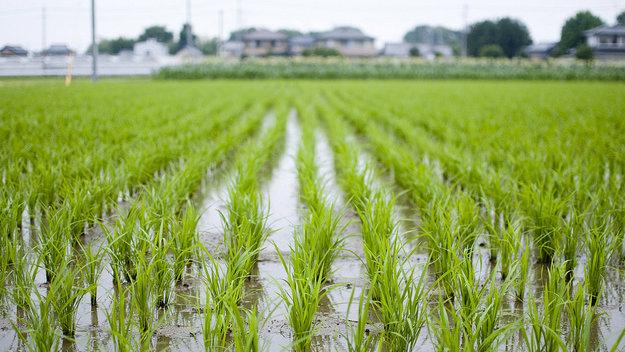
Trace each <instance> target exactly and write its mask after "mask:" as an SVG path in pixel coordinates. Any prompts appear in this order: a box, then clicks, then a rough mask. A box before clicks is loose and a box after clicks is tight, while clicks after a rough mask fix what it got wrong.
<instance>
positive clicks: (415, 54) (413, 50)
mask: <svg viewBox="0 0 625 352" xmlns="http://www.w3.org/2000/svg"><path fill="white" fill-rule="evenodd" d="M409 54H410V57H419V56H421V52H420V51H419V48H417V47H414V48H410V52H409Z"/></svg>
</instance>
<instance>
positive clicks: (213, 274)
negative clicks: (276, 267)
mask: <svg viewBox="0 0 625 352" xmlns="http://www.w3.org/2000/svg"><path fill="white" fill-rule="evenodd" d="M206 254H207V255H206V257H207V258H208V262H206V263H204V265H203V266H202V268H203V270H204V275H203V279H204V281H205V284H206V294H205V297H206V301H205V303H204V307H203V309H204V315H203V322H202V333H203V334H202V336H203V340H204V349H205V350H206V351H212V350H215V349H218V348H224V347H225V346H226V339H227V337H228V332H229V331H230V321H229V318H228V303H229V301H232V300H237V297H236V296H235V297H232V298H230V297H229V296H231V295H233V294H234V295H236V294H238V293H236V291H238V288H237V289H235V290H232V289H231V287H232V286H231V285H232V284H234V283H230V282H228V281H227V279H226V278H224V277H222V275H221V272H222V271H221V269H220V266H219V264H218V263H217V261H216V260H215V259H214V258H213V257H212V256H211V255H210V254H209V253H208V252H206ZM238 281H240V280H238Z"/></svg>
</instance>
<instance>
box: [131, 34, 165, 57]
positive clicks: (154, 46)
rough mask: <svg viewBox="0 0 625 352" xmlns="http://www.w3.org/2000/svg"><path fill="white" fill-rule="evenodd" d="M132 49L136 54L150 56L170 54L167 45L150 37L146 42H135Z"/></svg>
mask: <svg viewBox="0 0 625 352" xmlns="http://www.w3.org/2000/svg"><path fill="white" fill-rule="evenodd" d="M132 51H133V52H134V54H135V55H136V56H141V57H149V58H159V57H163V56H167V55H168V54H169V49H168V48H167V45H165V44H163V43H161V42H159V41H158V40H156V39H154V38H148V40H146V41H144V42H138V43H135V45H134V47H133V48H132Z"/></svg>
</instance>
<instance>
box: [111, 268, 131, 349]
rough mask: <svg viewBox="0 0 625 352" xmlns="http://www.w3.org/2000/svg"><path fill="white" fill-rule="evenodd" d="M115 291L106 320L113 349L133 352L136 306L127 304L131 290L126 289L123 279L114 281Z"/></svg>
mask: <svg viewBox="0 0 625 352" xmlns="http://www.w3.org/2000/svg"><path fill="white" fill-rule="evenodd" d="M114 285H115V289H114V292H113V300H112V303H111V306H110V307H109V310H107V311H106V320H107V321H108V325H109V332H110V334H111V340H112V341H113V349H114V351H116V352H130V351H133V350H134V348H133V341H132V332H133V329H132V326H133V324H132V317H133V313H134V305H133V304H127V301H126V300H127V297H128V296H129V295H131V294H132V293H131V288H130V287H125V286H124V285H122V283H121V279H120V278H117V279H116V280H114Z"/></svg>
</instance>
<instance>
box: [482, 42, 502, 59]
mask: <svg viewBox="0 0 625 352" xmlns="http://www.w3.org/2000/svg"><path fill="white" fill-rule="evenodd" d="M504 55H505V54H504V52H503V49H502V48H501V47H500V46H499V45H497V44H489V45H484V46H483V47H481V48H480V56H482V57H490V58H498V57H503V56H504Z"/></svg>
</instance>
